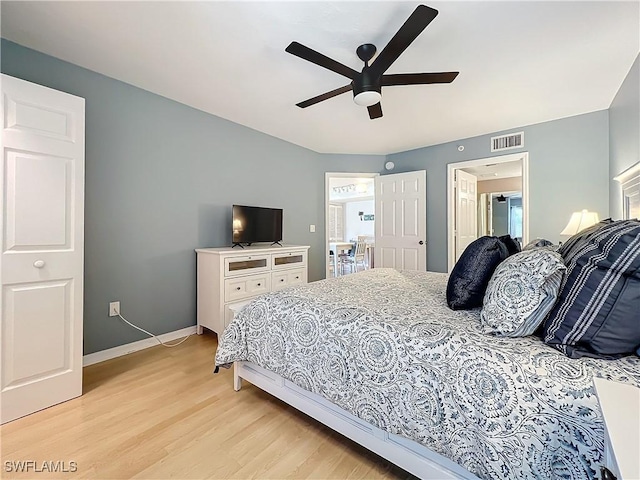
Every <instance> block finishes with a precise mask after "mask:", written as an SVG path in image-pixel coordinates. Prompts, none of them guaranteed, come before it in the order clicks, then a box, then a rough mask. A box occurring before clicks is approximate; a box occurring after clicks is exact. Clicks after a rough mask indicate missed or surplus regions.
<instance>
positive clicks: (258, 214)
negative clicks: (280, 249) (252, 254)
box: [232, 205, 282, 244]
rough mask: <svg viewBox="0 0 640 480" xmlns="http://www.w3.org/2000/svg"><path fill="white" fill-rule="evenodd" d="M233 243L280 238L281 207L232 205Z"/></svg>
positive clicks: (276, 239)
mask: <svg viewBox="0 0 640 480" xmlns="http://www.w3.org/2000/svg"><path fill="white" fill-rule="evenodd" d="M232 236H233V243H234V244H239V243H257V242H272V243H275V242H279V241H280V240H282V209H281V208H264V207H247V206H244V205H234V206H233V235H232Z"/></svg>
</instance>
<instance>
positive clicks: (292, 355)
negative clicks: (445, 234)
mask: <svg viewBox="0 0 640 480" xmlns="http://www.w3.org/2000/svg"><path fill="white" fill-rule="evenodd" d="M446 282H447V275H446V274H440V273H431V272H409V271H402V272H398V271H396V270H393V269H373V270H367V271H364V272H360V273H357V274H353V275H347V276H344V277H340V278H335V279H327V280H322V281H319V282H314V283H310V284H306V285H301V286H297V287H293V288H289V289H286V290H283V291H280V292H275V293H270V294H267V295H264V296H262V297H259V298H258V299H256V300H254V301H253V302H251V303H250V304H248V305H246V306H244V307H243V308H242V309H241V310H240V311H239V312H238V313H237V315H236V317H235V319H234V320H233V321H232V323H231V324H230V325H229V326H228V327H227V329H226V330H225V332H224V334H223V335H222V337H221V339H220V343H219V346H218V350H217V352H216V365H217V366H226V367H229V366H231V365H232V364H234V363H235V365H236V367H235V368H236V389H239V388H240V381H241V379H242V378H245V379H246V380H248V381H250V382H251V383H254V384H256V385H257V386H258V387H260V388H263V389H264V390H266V391H268V392H270V393H272V394H274V395H276V396H279V397H280V398H282V399H283V400H285V401H286V402H287V403H290V404H291V405H293V406H294V407H296V408H299V409H301V410H303V411H305V412H306V413H308V414H310V415H312V416H314V417H315V418H316V419H318V420H320V421H322V422H323V423H325V424H327V425H329V426H331V427H332V428H334V429H336V430H338V431H340V432H341V433H344V434H345V435H347V436H348V437H350V438H352V439H354V440H355V441H357V442H359V443H361V444H363V445H364V446H366V447H368V448H370V449H371V450H373V451H375V452H376V453H378V454H380V455H382V456H383V457H385V458H388V459H389V460H390V461H392V462H393V463H396V464H398V465H399V466H401V467H403V468H405V469H406V470H408V471H409V472H411V473H413V474H414V475H417V476H419V477H422V478H469V479H473V478H482V479H494V478H495V479H497V478H500V479H502V478H540V479H552V478H563V479H583V478H595V477H597V476H598V475H599V467H600V465H602V463H603V454H604V427H603V420H602V414H601V412H600V408H599V405H598V401H597V398H596V396H595V391H594V387H593V377H594V376H595V377H602V378H606V379H609V380H614V381H620V382H626V383H630V384H633V385H635V386H640V358H638V357H634V356H627V357H623V358H621V359H618V360H601V359H594V358H581V359H569V358H567V357H566V356H564V355H563V354H562V353H560V352H558V351H557V350H555V349H553V348H551V347H549V346H547V345H546V344H544V343H543V342H542V341H541V340H540V339H539V338H538V337H536V336H529V337H524V338H503V337H495V336H490V335H486V334H483V333H482V332H481V329H480V323H479V314H480V311H479V309H475V310H469V311H452V310H450V309H449V308H448V307H447V305H446V301H445V289H446Z"/></svg>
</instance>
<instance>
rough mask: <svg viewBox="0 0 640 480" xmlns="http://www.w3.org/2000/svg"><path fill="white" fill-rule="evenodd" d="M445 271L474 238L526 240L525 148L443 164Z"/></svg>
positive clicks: (526, 175)
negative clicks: (446, 263) (445, 190)
mask: <svg viewBox="0 0 640 480" xmlns="http://www.w3.org/2000/svg"><path fill="white" fill-rule="evenodd" d="M447 207H448V208H447V250H448V254H447V256H448V270H449V271H451V270H452V269H453V266H454V265H455V263H456V261H457V260H458V258H459V257H460V255H461V254H462V252H463V251H464V249H465V248H466V246H467V245H468V244H469V243H471V242H472V241H473V240H475V239H476V238H479V237H481V236H484V235H492V236H500V235H511V236H512V237H514V238H516V239H517V240H518V241H519V242H520V243H521V245H526V243H527V242H528V240H529V154H528V152H522V153H516V154H510V155H502V156H499V157H490V158H483V159H478V160H470V161H466V162H457V163H450V164H449V165H447Z"/></svg>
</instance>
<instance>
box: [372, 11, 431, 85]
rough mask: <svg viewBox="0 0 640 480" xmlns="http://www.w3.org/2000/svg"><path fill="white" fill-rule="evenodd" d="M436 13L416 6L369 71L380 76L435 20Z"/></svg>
mask: <svg viewBox="0 0 640 480" xmlns="http://www.w3.org/2000/svg"><path fill="white" fill-rule="evenodd" d="M436 15H438V11H437V10H435V9H433V8H431V7H427V6H426V5H418V7H417V8H416V9H415V10H414V11H413V13H412V14H411V15H410V16H409V18H408V19H407V21H406V22H404V24H403V25H402V27H400V30H398V31H397V33H396V34H395V35H394V36H393V38H392V39H391V40H389V43H387V46H386V47H384V48H383V49H382V51H381V52H380V55H378V57H377V58H376V59H375V60H374V61H373V63H372V64H371V69H372V70H373V71H374V72H375V74H376V75H382V74H383V73H384V72H386V71H387V69H388V68H389V67H390V66H391V64H392V63H393V62H395V61H396V60H397V58H398V57H399V56H400V55H402V52H404V51H405V50H406V49H407V47H408V46H409V45H411V42H413V41H414V40H415V39H416V37H417V36H418V35H420V33H422V31H423V30H424V29H425V28H427V25H429V24H430V23H431V21H432V20H433V19H434V18H436Z"/></svg>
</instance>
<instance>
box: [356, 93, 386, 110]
mask: <svg viewBox="0 0 640 480" xmlns="http://www.w3.org/2000/svg"><path fill="white" fill-rule="evenodd" d="M381 98H382V95H381V94H380V92H376V91H375V90H374V91H370V92H360V93H359V94H357V95H356V96H355V97H353V101H354V102H356V103H357V104H358V105H360V106H363V107H370V106H371V105H375V104H376V103H378V102H379V101H380V99H381Z"/></svg>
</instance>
